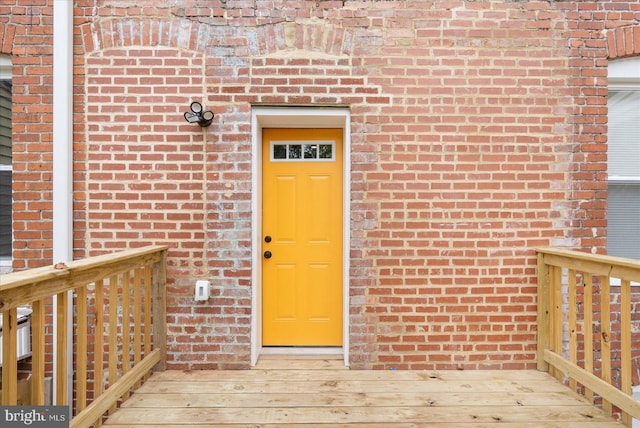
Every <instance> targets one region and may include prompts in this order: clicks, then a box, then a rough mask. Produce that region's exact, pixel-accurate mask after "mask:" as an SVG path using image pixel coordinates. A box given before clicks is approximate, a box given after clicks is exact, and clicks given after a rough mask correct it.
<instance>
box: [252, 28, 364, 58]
mask: <svg viewBox="0 0 640 428" xmlns="http://www.w3.org/2000/svg"><path fill="white" fill-rule="evenodd" d="M353 38H354V35H353V34H352V30H351V29H348V28H343V27H339V26H336V25H333V24H330V23H327V22H325V21H322V20H314V21H302V22H281V23H278V24H274V25H265V26H260V27H257V28H256V29H255V30H254V31H253V32H252V33H250V34H249V40H250V48H251V53H252V54H253V55H256V56H269V55H271V54H274V53H277V52H280V51H291V50H301V51H306V52H316V53H319V54H324V55H329V56H334V57H340V56H348V55H350V54H351V48H352V46H353V43H352V42H353Z"/></svg>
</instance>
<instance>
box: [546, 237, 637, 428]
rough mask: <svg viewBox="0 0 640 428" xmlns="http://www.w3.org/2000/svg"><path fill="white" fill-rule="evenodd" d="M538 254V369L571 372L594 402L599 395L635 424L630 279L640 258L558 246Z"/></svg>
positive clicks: (576, 388) (574, 386)
mask: <svg viewBox="0 0 640 428" xmlns="http://www.w3.org/2000/svg"><path fill="white" fill-rule="evenodd" d="M537 253H538V347H537V364H538V369H539V370H542V371H549V372H550V373H551V374H552V375H554V376H556V377H557V378H558V380H560V381H564V379H565V376H567V377H568V378H569V386H570V387H571V388H572V389H573V390H574V391H576V392H580V391H582V392H583V393H584V395H585V397H586V398H587V399H589V400H590V401H592V402H593V400H594V395H595V396H599V397H600V398H601V399H602V407H603V408H604V409H605V411H607V412H608V413H609V414H610V415H612V414H613V413H614V407H613V406H616V407H618V408H619V409H620V410H621V414H622V422H623V423H624V424H625V425H626V426H628V427H631V424H632V418H636V419H640V403H638V402H637V401H636V400H634V399H633V398H632V397H631V394H632V339H631V337H632V336H631V327H632V326H631V310H632V308H631V302H632V292H633V290H632V287H631V283H632V282H640V261H637V260H631V259H625V258H620V257H611V256H602V255H594V254H588V253H583V252H579V251H571V250H563V249H555V248H541V249H538V250H537ZM612 278H615V279H617V280H619V281H620V286H619V288H620V291H619V292H613V293H612V290H611V289H612V281H611V279H612ZM579 281H580V284H579ZM579 285H581V287H580V286H579ZM618 296H619V299H617V297H618ZM565 297H566V299H565ZM614 305H619V307H618V306H614ZM612 314H613V315H615V316H619V318H618V319H619V323H615V324H614V323H613V322H612ZM616 325H619V329H618V330H616V331H612V328H613V327H614V326H616ZM594 326H596V329H597V328H599V330H600V331H599V334H595V331H594ZM596 331H597V330H596ZM613 338H615V339H616V340H615V342H613V340H612V339H613ZM598 348H599V349H600V353H599V355H600V358H599V359H595V358H594V355H595V353H594V349H598ZM578 355H581V356H582V358H581V359H580V360H578ZM618 369H619V373H620V376H619V379H614V378H613V376H612V373H613V372H614V371H617V370H618Z"/></svg>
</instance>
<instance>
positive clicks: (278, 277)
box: [262, 129, 342, 346]
mask: <svg viewBox="0 0 640 428" xmlns="http://www.w3.org/2000/svg"><path fill="white" fill-rule="evenodd" d="M262 135H263V161H262V174H263V177H262V183H263V184H262V186H263V188H262V195H263V206H262V219H263V220H262V221H263V223H262V232H263V236H262V238H263V239H262V253H263V258H262V344H263V345H264V346H341V345H342V129H263V130H262Z"/></svg>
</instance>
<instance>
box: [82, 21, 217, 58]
mask: <svg viewBox="0 0 640 428" xmlns="http://www.w3.org/2000/svg"><path fill="white" fill-rule="evenodd" d="M81 32H82V41H83V47H84V51H85V52H86V53H89V52H92V51H98V50H103V49H109V48H119V47H128V46H164V47H171V48H177V49H188V50H193V51H202V50H205V49H206V48H207V46H208V45H209V42H210V39H211V35H210V34H211V31H210V27H209V26H208V25H206V24H201V23H196V22H192V21H189V20H185V19H170V20H157V19H138V18H133V19H104V20H98V21H96V22H93V23H92V24H87V25H84V26H83V27H82V28H81Z"/></svg>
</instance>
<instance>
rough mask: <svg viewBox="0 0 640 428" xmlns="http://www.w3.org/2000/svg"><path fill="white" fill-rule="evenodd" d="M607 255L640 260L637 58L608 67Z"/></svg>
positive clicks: (639, 87)
mask: <svg viewBox="0 0 640 428" xmlns="http://www.w3.org/2000/svg"><path fill="white" fill-rule="evenodd" d="M607 105H608V107H609V132H608V159H609V160H608V162H609V164H608V168H609V191H608V205H609V211H608V239H607V252H608V253H609V255H612V256H618V257H629V258H634V259H640V245H639V244H638V243H640V58H632V59H624V60H619V61H612V62H611V63H610V64H609V99H608V101H607Z"/></svg>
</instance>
